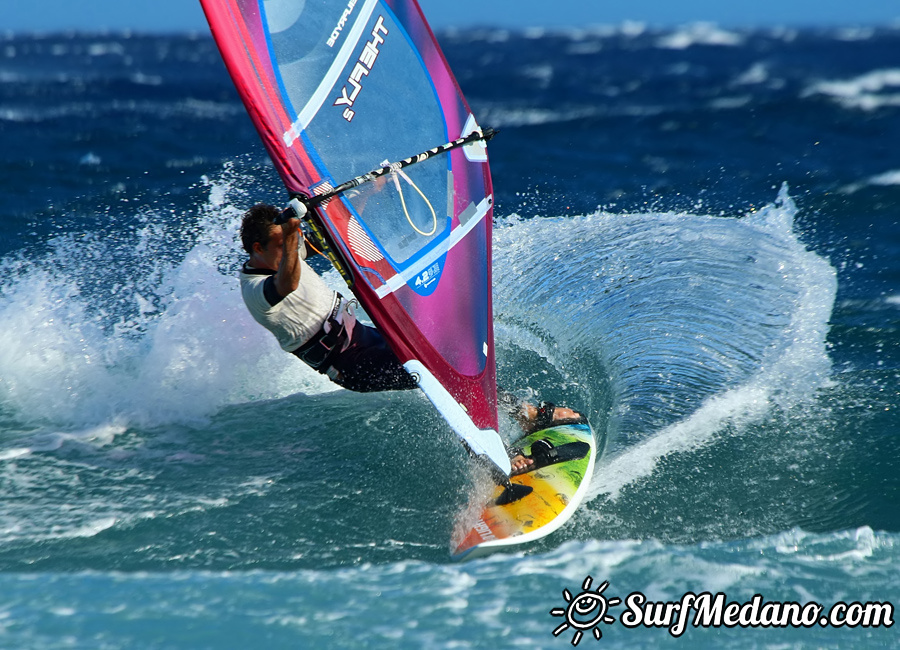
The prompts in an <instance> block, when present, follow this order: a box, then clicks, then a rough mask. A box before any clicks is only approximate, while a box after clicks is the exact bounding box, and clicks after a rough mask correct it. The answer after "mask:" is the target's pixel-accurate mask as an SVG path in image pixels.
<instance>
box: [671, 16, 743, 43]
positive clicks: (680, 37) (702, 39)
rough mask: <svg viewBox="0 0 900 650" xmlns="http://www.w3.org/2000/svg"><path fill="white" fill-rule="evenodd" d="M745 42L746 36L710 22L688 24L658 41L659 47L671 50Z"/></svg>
mask: <svg viewBox="0 0 900 650" xmlns="http://www.w3.org/2000/svg"><path fill="white" fill-rule="evenodd" d="M743 43H744V37H743V36H741V35H740V34H738V33H736V32H729V31H727V30H724V29H721V28H719V27H718V26H716V25H715V24H714V23H708V22H699V23H694V24H692V25H688V26H686V27H683V28H681V29H679V30H677V31H675V32H673V33H671V34H667V35H666V36H663V37H661V38H659V39H657V41H656V45H657V47H662V48H666V49H670V50H685V49H687V48H689V47H693V46H695V45H715V46H725V47H736V46H738V45H742V44H743Z"/></svg>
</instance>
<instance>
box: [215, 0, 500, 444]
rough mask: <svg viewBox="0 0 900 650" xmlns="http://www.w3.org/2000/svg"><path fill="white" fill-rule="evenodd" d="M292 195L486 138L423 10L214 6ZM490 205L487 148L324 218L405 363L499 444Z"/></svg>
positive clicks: (345, 2) (224, 42) (251, 0)
mask: <svg viewBox="0 0 900 650" xmlns="http://www.w3.org/2000/svg"><path fill="white" fill-rule="evenodd" d="M201 4H202V5H203V8H204V11H205V12H206V16H207V19H208V21H209V24H210V28H211V30H212V33H213V36H214V37H215V39H216V42H217V43H218V45H219V49H220V51H221V52H222V57H223V59H224V61H225V64H226V66H227V68H228V70H229V72H230V74H231V76H232V78H233V79H234V82H235V85H236V86H237V89H238V91H239V93H240V95H241V97H242V99H243V101H244V104H245V106H246V108H247V111H248V113H249V115H250V117H251V119H252V120H253V123H254V124H255V125H256V128H257V130H258V131H259V134H260V136H261V138H262V140H263V142H264V144H265V146H266V149H267V150H268V152H269V155H270V156H271V158H272V160H273V162H274V163H275V166H276V168H277V169H278V172H279V174H280V175H281V178H282V180H283V181H284V184H285V186H286V187H287V189H288V191H290V192H293V193H302V194H306V195H313V194H322V193H325V192H327V191H329V190H330V189H331V188H333V187H335V186H337V185H339V184H340V183H342V182H344V181H346V180H348V179H350V178H353V177H355V176H358V175H360V174H364V173H366V172H368V171H370V170H372V169H376V168H378V167H379V166H381V165H382V164H384V163H387V162H394V161H398V160H402V159H404V158H407V157H409V156H412V155H414V154H417V153H419V152H422V151H425V150H427V149H430V148H432V147H436V146H438V145H441V144H444V143H445V142H449V141H452V140H455V139H457V138H459V137H461V136H463V135H467V134H468V133H471V132H472V131H473V130H475V129H477V128H478V125H477V124H476V123H475V119H474V117H473V115H472V113H471V111H470V109H469V107H468V105H467V104H466V101H465V99H464V98H463V96H462V93H461V92H460V90H459V86H458V85H457V83H456V80H455V79H454V77H453V74H452V73H451V71H450V69H449V67H448V66H447V62H446V61H445V59H444V56H443V54H442V53H441V50H440V48H439V46H438V44H437V42H436V41H435V38H434V35H433V34H432V32H431V30H430V28H429V27H428V25H427V23H426V22H425V19H424V17H423V16H422V12H421V10H420V9H419V6H418V4H417V3H416V2H415V1H414V0H316V1H315V2H313V1H309V0H266V1H263V0H201ZM492 208H493V197H492V190H491V179H490V171H489V168H488V161H487V153H486V151H485V148H484V146H483V144H481V143H475V144H472V145H467V146H465V147H461V148H457V149H454V150H452V151H450V152H448V153H447V154H444V155H440V156H435V157H434V158H431V159H429V160H427V161H424V162H421V163H418V164H416V165H413V166H410V167H407V168H406V169H404V170H402V171H395V172H393V173H390V174H386V175H385V176H383V177H382V178H380V179H379V180H378V181H376V182H371V183H367V184H365V185H361V186H360V187H358V188H356V189H355V190H352V191H350V192H346V193H344V194H343V195H342V196H341V197H340V198H335V199H332V200H330V201H328V202H327V203H325V204H323V205H322V206H321V207H320V208H319V209H318V211H317V212H318V214H317V218H318V220H319V221H320V222H321V224H322V225H323V226H324V227H325V229H326V230H327V231H328V233H329V235H330V236H331V239H332V240H333V241H334V242H335V245H336V247H337V248H338V249H339V253H340V255H341V256H342V257H343V259H344V260H345V261H346V262H347V266H348V267H349V271H350V273H351V275H352V278H353V289H354V292H355V293H356V295H357V296H358V297H359V298H360V300H361V301H362V303H363V306H364V307H365V309H366V311H367V312H368V313H369V315H370V316H371V317H372V318H373V319H374V320H375V322H376V324H377V325H378V326H379V328H380V329H381V330H382V332H383V333H384V334H385V336H386V337H387V339H388V340H389V342H390V344H391V346H392V347H393V349H394V351H395V352H396V353H397V354H398V356H399V357H400V359H401V360H402V361H404V362H408V361H418V362H420V363H421V364H422V365H423V366H424V367H425V368H426V369H427V370H428V372H430V373H431V374H432V375H433V376H434V377H435V378H436V379H437V381H439V382H440V384H441V385H442V386H443V387H444V388H445V389H446V390H447V391H448V392H449V394H450V395H451V396H452V398H453V399H454V400H456V402H457V403H458V404H459V405H461V406H462V408H463V410H464V411H465V413H466V414H467V416H468V418H470V419H471V421H472V423H473V424H474V425H475V427H476V428H478V429H493V430H496V429H497V406H496V383H495V382H496V370H495V361H494V340H493V338H494V337H493V327H492V310H491V221H492V213H493V210H492Z"/></svg>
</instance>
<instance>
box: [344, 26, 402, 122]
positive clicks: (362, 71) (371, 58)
mask: <svg viewBox="0 0 900 650" xmlns="http://www.w3.org/2000/svg"><path fill="white" fill-rule="evenodd" d="M387 33H388V28H387V27H385V26H384V16H378V20H377V21H376V22H375V28H374V29H373V30H372V40H371V41H369V42H368V43H366V46H365V48H363V51H362V54H360V55H359V60H358V61H357V62H356V65H355V66H354V67H353V71H352V72H351V73H350V77H349V78H348V79H347V83H346V85H344V87H343V88H341V96H340V97H338V98H337V99H335V100H334V104H332V106H346V108H345V109H344V114H343V115H344V119H345V120H347V121H348V122H350V121H351V120H352V119H353V116H354V115H356V111H354V110H353V108H352V106H353V103H354V102H355V101H356V98H357V97H358V96H359V91H361V90H362V80H363V77H366V76H368V75H369V72H371V71H372V68H373V67H374V65H375V61H376V59H378V55H379V54H380V53H381V50H379V49H378V46H379V45H381V44H382V43H384V36H382V34H385V35H386V34H387Z"/></svg>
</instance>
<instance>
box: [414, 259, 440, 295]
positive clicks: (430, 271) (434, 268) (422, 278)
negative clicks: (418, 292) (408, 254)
mask: <svg viewBox="0 0 900 650" xmlns="http://www.w3.org/2000/svg"><path fill="white" fill-rule="evenodd" d="M440 274H441V265H440V264H438V263H437V262H435V263H434V264H432V265H431V266H429V267H428V268H427V269H425V270H424V271H422V272H421V273H420V274H419V275H418V277H416V283H415V284H416V289H427V288H428V287H429V286H431V285H432V284H434V282H436V281H437V279H438V276H439V275H440Z"/></svg>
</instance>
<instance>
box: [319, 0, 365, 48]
mask: <svg viewBox="0 0 900 650" xmlns="http://www.w3.org/2000/svg"><path fill="white" fill-rule="evenodd" d="M357 1H358V0H350V2H348V3H347V8H346V9H344V13H342V14H341V19H340V20H339V21H338V24H337V27H335V28H334V31H333V32H331V38H329V39H328V41H326V42H327V43H328V47H334V44H335V43H337V39H339V38H340V37H341V32H342V31H344V26H345V25H346V24H347V20H348V19H349V18H350V14H352V13H353V8H354V7H355V6H356V3H357Z"/></svg>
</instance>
